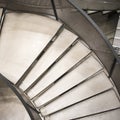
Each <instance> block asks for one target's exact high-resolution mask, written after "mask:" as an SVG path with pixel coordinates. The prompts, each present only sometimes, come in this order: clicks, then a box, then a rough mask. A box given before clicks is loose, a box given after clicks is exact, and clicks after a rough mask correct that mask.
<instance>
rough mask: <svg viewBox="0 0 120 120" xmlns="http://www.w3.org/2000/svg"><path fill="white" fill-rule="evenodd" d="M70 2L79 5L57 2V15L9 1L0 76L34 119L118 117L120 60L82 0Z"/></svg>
mask: <svg viewBox="0 0 120 120" xmlns="http://www.w3.org/2000/svg"><path fill="white" fill-rule="evenodd" d="M52 2H53V1H52ZM69 2H70V3H71V4H72V5H73V6H74V7H73V6H72V5H70V4H69V5H70V7H73V8H72V9H71V8H67V10H66V8H65V10H60V9H59V8H58V9H57V8H56V7H55V3H54V2H53V3H52V5H53V6H52V7H53V13H54V14H55V17H54V16H51V15H50V14H48V11H45V12H46V13H47V14H45V13H44V14H39V13H38V12H37V14H34V13H27V12H23V11H18V10H17V11H15V10H13V9H11V8H12V7H11V6H9V4H7V7H8V9H6V8H4V9H3V8H1V9H0V13H1V21H0V23H1V29H0V33H1V35H0V73H1V74H0V80H2V81H5V82H6V83H7V84H8V86H10V88H11V89H12V90H13V91H14V92H15V93H16V95H17V96H18V98H19V99H20V100H21V102H22V103H23V105H24V107H25V108H26V110H27V112H28V114H29V115H30V117H31V119H32V120H119V119H120V97H119V93H120V88H119V86H120V82H119V81H120V75H119V72H120V60H119V58H118V56H117V54H116V53H115V52H114V50H113V48H112V46H111V45H110V44H109V43H108V42H107V41H106V40H105V37H104V35H103V34H102V32H101V31H100V30H99V29H98V27H97V26H96V25H95V24H94V23H93V21H92V20H91V19H90V18H89V17H88V16H87V15H86V14H85V13H84V12H83V11H82V10H81V9H80V8H78V6H79V5H78V6H77V5H76V3H77V2H75V1H73V0H69ZM69 2H68V3H69ZM68 3H67V4H68ZM13 6H14V5H13ZM16 6H17V5H16ZM18 9H19V8H18ZM76 9H77V12H76ZM42 10H43V8H42ZM42 10H41V11H42ZM28 11H29V10H28ZM35 11H36V9H35ZM71 11H72V12H73V13H72V14H71ZM78 17H80V18H79V19H78ZM55 18H56V19H57V20H58V19H59V20H58V21H56V20H55ZM75 18H76V19H75ZM79 20H82V21H83V22H84V23H83V22H80V21H79ZM79 24H80V25H79ZM91 33H92V34H91ZM85 38H87V39H85ZM93 38H94V39H93ZM110 58H111V59H110ZM108 60H109V61H108ZM13 109H14V108H13Z"/></svg>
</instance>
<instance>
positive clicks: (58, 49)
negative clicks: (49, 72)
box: [20, 29, 77, 90]
mask: <svg viewBox="0 0 120 120" xmlns="http://www.w3.org/2000/svg"><path fill="white" fill-rule="evenodd" d="M76 38H77V36H76V35H75V34H73V33H71V32H69V31H68V30H66V29H64V30H63V32H62V33H61V34H60V35H59V37H58V38H57V40H56V41H55V42H54V43H53V44H52V46H51V47H50V48H49V49H48V50H47V51H46V52H45V54H44V55H43V56H42V58H41V59H40V60H39V61H38V63H37V64H36V66H35V67H34V68H33V69H32V71H31V72H30V73H29V75H28V76H27V77H26V79H25V80H24V81H23V83H22V84H21V86H20V88H21V89H23V90H25V89H27V88H28V87H29V86H30V85H31V84H32V83H33V82H34V81H35V80H36V79H37V78H38V77H39V76H40V75H41V74H42V73H43V72H44V71H45V70H46V69H47V68H48V67H49V66H50V65H51V64H52V63H53V62H54V61H55V60H56V59H57V58H58V57H59V56H60V55H61V54H62V53H63V52H64V51H65V49H67V47H69V46H70V45H71V44H72V43H73V41H75V39H76Z"/></svg>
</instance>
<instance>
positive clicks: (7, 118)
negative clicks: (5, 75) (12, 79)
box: [0, 81, 30, 120]
mask: <svg viewBox="0 0 120 120" xmlns="http://www.w3.org/2000/svg"><path fill="white" fill-rule="evenodd" d="M0 120H30V117H29V115H28V113H27V111H26V110H25V108H24V106H23V105H22V103H21V102H20V101H19V100H18V98H17V97H16V95H15V94H14V93H13V92H12V91H11V89H10V88H8V87H7V86H6V84H5V83H3V82H1V81H0Z"/></svg>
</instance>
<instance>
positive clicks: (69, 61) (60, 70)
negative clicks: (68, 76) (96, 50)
mask: <svg viewBox="0 0 120 120" xmlns="http://www.w3.org/2000/svg"><path fill="white" fill-rule="evenodd" d="M82 50H83V51H82ZM81 51H82V52H81ZM89 52H90V50H89V49H88V48H87V47H85V46H84V45H83V44H82V43H81V42H78V43H77V44H76V45H75V46H74V47H73V48H72V49H71V50H70V51H69V52H68V53H67V54H66V55H65V56H64V57H63V58H62V59H61V60H60V61H59V62H58V63H57V64H56V65H55V66H53V67H52V69H51V70H50V71H49V72H48V73H47V74H46V75H45V76H44V77H43V79H41V80H40V81H39V82H38V83H37V84H36V86H34V87H33V88H32V89H31V90H30V91H29V92H28V96H29V97H30V98H32V97H34V96H35V95H37V94H38V93H39V92H41V91H42V90H43V89H44V88H46V87H47V86H48V85H49V84H51V83H52V82H54V81H55V80H56V79H57V78H59V77H60V76H61V75H63V74H64V73H65V72H66V71H67V70H69V69H70V68H71V67H72V66H74V65H75V64H76V63H77V62H79V61H80V60H81V59H82V58H83V57H85V56H86V55H87V54H88V53H89Z"/></svg>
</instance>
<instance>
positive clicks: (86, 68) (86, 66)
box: [35, 56, 102, 105]
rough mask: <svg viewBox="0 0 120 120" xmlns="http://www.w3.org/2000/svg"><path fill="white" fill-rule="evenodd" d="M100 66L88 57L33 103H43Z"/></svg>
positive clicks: (88, 75)
mask: <svg viewBox="0 0 120 120" xmlns="http://www.w3.org/2000/svg"><path fill="white" fill-rule="evenodd" d="M93 64H94V66H93ZM101 68H102V66H101V65H100V64H99V63H98V62H97V60H96V59H95V58H94V57H92V56H91V57H89V58H88V59H87V60H86V61H84V62H83V63H82V64H81V65H79V66H78V67H77V68H76V69H75V70H73V71H72V72H70V73H69V74H68V75H66V76H65V77H63V78H62V79H61V80H60V81H59V82H58V83H57V84H55V85H54V86H53V87H52V88H50V89H49V90H47V91H46V92H45V93H44V94H43V95H42V96H40V97H39V98H38V99H37V100H36V101H35V103H39V105H40V104H44V103H45V102H47V101H49V100H50V99H52V98H54V97H56V96H58V95H59V94H61V93H63V92H64V91H66V90H68V89H70V88H71V87H73V86H75V85H77V84H78V83H80V82H82V81H84V80H85V79H87V78H88V77H90V76H91V75H93V74H94V73H96V72H97V71H99V70H100V69H101ZM58 88H59V89H58Z"/></svg>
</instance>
